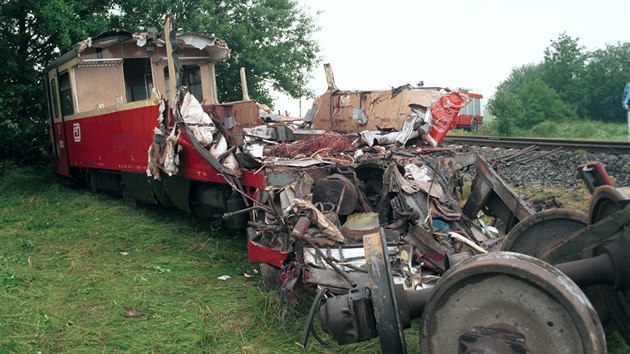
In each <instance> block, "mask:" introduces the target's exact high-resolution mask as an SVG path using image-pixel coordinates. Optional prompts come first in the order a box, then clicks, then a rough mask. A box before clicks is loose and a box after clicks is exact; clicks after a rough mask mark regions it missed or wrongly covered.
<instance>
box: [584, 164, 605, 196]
mask: <svg viewBox="0 0 630 354" xmlns="http://www.w3.org/2000/svg"><path fill="white" fill-rule="evenodd" d="M577 171H578V173H579V175H580V177H582V180H583V181H584V184H586V187H587V188H588V191H589V192H590V193H591V194H592V193H593V192H594V191H595V189H597V187H599V186H604V185H609V186H612V185H613V182H612V181H611V179H610V177H608V173H607V172H606V169H605V168H604V165H603V164H602V163H601V162H596V161H591V162H587V163H585V164H581V165H579V166H578V167H577Z"/></svg>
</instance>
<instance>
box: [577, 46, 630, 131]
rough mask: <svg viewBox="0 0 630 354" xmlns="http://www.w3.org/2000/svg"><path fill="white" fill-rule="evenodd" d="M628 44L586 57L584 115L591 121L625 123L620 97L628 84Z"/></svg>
mask: <svg viewBox="0 0 630 354" xmlns="http://www.w3.org/2000/svg"><path fill="white" fill-rule="evenodd" d="M628 63H630V43H618V44H616V45H607V46H606V49H597V50H595V51H593V52H591V53H590V54H589V59H588V64H587V66H586V70H585V73H584V78H583V84H584V87H586V89H587V90H588V93H587V95H586V103H585V104H586V105H585V108H586V111H587V112H588V115H589V116H590V117H591V118H594V119H600V120H603V121H611V122H612V121H625V119H626V115H625V111H624V110H623V108H622V107H621V93H622V91H623V87H624V86H625V85H626V83H628V82H630V65H629V64H628Z"/></svg>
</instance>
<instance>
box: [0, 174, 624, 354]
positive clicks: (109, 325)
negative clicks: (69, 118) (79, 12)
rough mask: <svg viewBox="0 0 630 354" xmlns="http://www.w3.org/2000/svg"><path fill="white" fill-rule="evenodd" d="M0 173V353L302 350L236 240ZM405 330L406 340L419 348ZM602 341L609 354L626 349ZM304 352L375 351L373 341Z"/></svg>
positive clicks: (291, 311)
mask: <svg viewBox="0 0 630 354" xmlns="http://www.w3.org/2000/svg"><path fill="white" fill-rule="evenodd" d="M0 165H2V164H0ZM2 167H4V168H3V169H2V171H3V172H2V175H0V193H1V194H2V199H0V353H11V352H18V353H25V352H30V353H35V352H43V353H63V352H72V353H93V352H97V351H98V352H160V353H175V352H176V353H201V352H222V353H223V352H225V353H232V352H241V353H288V352H299V351H301V348H300V347H299V346H298V345H297V344H296V343H295V342H296V341H297V340H298V339H299V337H300V334H301V330H302V325H303V321H304V318H305V316H306V313H307V312H308V306H309V305H310V301H308V299H304V300H303V301H302V302H301V303H300V304H298V305H297V306H290V307H288V308H287V309H286V311H284V307H283V302H282V300H281V299H280V298H279V297H278V296H277V295H276V294H274V293H267V292H264V291H262V290H261V288H262V285H261V284H260V278H259V276H258V275H255V272H254V268H255V266H253V265H250V264H248V263H247V259H246V249H245V244H244V242H243V237H242V235H234V234H229V233H225V232H221V231H212V230H211V229H210V228H209V227H208V226H207V225H206V224H203V223H201V222H200V221H199V220H196V219H194V218H192V217H189V216H187V215H184V214H183V213H178V212H175V211H173V210H164V209H161V208H138V207H132V206H127V205H124V204H123V203H122V201H121V200H120V199H117V198H113V197H109V196H106V195H94V194H90V193H88V192H87V191H86V190H84V189H81V188H71V187H64V186H62V185H60V184H59V183H57V181H56V180H55V178H54V177H53V176H52V175H51V174H50V173H48V171H46V170H42V169H40V170H34V169H30V168H17V167H15V166H14V165H11V164H4V165H2ZM244 273H247V274H249V275H254V276H253V277H251V278H247V277H245V276H244V275H243V274H244ZM224 274H226V275H230V276H231V277H232V278H231V279H230V280H227V281H221V280H218V279H217V277H218V276H220V275H224ZM129 309H134V310H137V311H140V312H142V313H143V315H142V316H140V317H125V311H126V310H129ZM283 313H284V319H281V316H282V314H283ZM413 327H414V329H412V330H407V331H406V337H407V338H406V339H407V343H408V346H409V347H410V351H411V352H418V351H419V349H418V340H417V338H418V328H417V327H418V323H417V321H415V323H414V326H413ZM610 339H611V344H610V345H609V350H610V352H611V353H612V352H615V353H623V352H628V350H630V347H628V346H627V345H625V344H623V343H622V342H621V340H620V339H619V337H618V336H614V337H611V338H610ZM308 349H309V351H312V352H335V353H336V352H348V353H353V352H380V346H379V344H378V341H376V340H372V341H370V342H367V343H360V344H358V345H353V346H343V347H339V346H333V347H331V348H323V347H322V346H320V345H319V344H317V343H315V342H314V340H311V342H310V343H309V347H308Z"/></svg>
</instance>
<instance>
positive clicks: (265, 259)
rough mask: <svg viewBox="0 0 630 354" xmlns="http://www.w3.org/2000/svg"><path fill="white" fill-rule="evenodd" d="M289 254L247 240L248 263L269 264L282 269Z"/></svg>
mask: <svg viewBox="0 0 630 354" xmlns="http://www.w3.org/2000/svg"><path fill="white" fill-rule="evenodd" d="M288 255H289V253H287V252H280V251H277V250H274V249H271V248H267V247H265V246H262V245H259V244H257V243H254V242H252V241H251V240H247V261H248V262H249V263H251V264H253V263H267V264H271V265H274V266H276V267H278V268H282V262H283V261H284V260H285V259H286V258H287V256H288Z"/></svg>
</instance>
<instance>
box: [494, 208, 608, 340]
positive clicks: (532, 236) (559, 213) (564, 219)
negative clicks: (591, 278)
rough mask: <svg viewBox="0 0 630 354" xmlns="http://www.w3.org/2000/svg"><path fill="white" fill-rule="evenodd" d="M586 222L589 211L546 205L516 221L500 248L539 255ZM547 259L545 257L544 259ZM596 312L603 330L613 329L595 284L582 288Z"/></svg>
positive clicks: (586, 254) (582, 226)
mask: <svg viewBox="0 0 630 354" xmlns="http://www.w3.org/2000/svg"><path fill="white" fill-rule="evenodd" d="M586 226H588V215H587V214H585V213H582V212H579V211H575V210H569V209H549V210H543V211H541V212H539V213H536V214H534V215H532V216H530V217H528V218H526V219H523V220H522V221H521V222H519V223H518V224H516V226H514V228H513V229H512V230H510V232H509V233H508V234H507V236H506V237H505V239H504V240H503V242H502V244H501V251H509V252H517V253H523V254H526V255H529V256H533V257H536V258H540V256H541V254H543V253H544V252H545V251H546V250H547V249H549V248H550V247H552V246H554V245H555V244H557V243H558V242H560V241H562V240H564V239H565V238H566V237H568V236H570V235H571V234H573V233H574V232H576V231H579V230H581V229H583V228H585V227H586ZM592 255H593V254H592V252H584V253H582V254H580V255H576V257H575V259H579V258H586V257H591V256H592ZM543 260H544V261H547V259H544V258H543ZM582 291H583V292H584V293H585V294H586V296H587V297H588V298H589V300H590V301H591V304H592V305H593V307H594V308H595V310H596V311H597V314H598V315H599V320H600V321H601V323H602V325H603V327H604V330H605V331H606V333H612V332H613V331H614V330H615V325H614V323H613V322H612V320H611V318H610V315H609V314H608V307H607V306H606V303H605V302H604V299H603V297H602V295H601V292H600V290H599V289H598V287H597V286H589V287H585V288H583V289H582Z"/></svg>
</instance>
